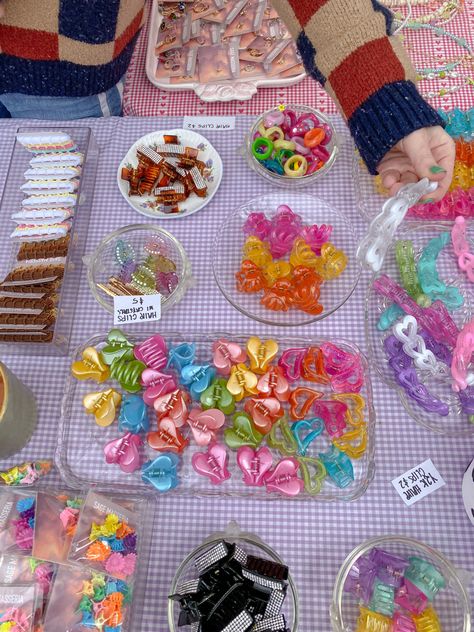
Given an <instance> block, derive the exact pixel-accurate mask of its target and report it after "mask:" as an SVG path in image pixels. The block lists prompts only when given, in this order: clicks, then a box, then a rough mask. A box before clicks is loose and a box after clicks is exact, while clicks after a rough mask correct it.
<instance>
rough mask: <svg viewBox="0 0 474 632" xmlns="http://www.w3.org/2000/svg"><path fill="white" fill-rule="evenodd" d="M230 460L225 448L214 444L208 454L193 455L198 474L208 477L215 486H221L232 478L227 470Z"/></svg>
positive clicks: (193, 462)
mask: <svg viewBox="0 0 474 632" xmlns="http://www.w3.org/2000/svg"><path fill="white" fill-rule="evenodd" d="M228 460H229V455H228V454H227V450H226V449H225V448H224V446H222V445H220V444H219V443H213V444H212V445H210V446H209V447H208V449H207V452H197V453H195V454H193V457H192V461H191V462H192V466H193V468H194V470H195V471H196V472H197V473H198V474H201V476H207V478H208V479H209V480H210V481H211V483H212V484H213V485H220V484H221V483H223V482H224V481H226V480H227V479H228V478H230V472H229V470H228V469H227V462H228Z"/></svg>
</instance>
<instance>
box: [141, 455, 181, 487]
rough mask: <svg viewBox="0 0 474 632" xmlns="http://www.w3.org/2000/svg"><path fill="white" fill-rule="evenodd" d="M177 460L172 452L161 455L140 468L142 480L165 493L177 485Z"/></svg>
mask: <svg viewBox="0 0 474 632" xmlns="http://www.w3.org/2000/svg"><path fill="white" fill-rule="evenodd" d="M178 465H179V458H178V457H177V456H176V455H175V454H173V453H172V452H169V453H165V454H161V455H160V456H159V457H157V458H156V459H155V460H154V461H148V462H147V463H145V464H144V465H143V466H142V480H143V481H144V482H145V483H149V484H150V485H153V487H154V488H155V489H157V490H158V491H159V492H162V493H165V492H168V491H170V490H171V489H174V488H175V487H177V486H178V485H179V478H178V473H177V467H178Z"/></svg>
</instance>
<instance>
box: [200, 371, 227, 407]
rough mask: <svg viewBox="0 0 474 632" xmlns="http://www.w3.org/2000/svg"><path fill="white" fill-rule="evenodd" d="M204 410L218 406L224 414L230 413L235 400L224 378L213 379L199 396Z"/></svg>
mask: <svg viewBox="0 0 474 632" xmlns="http://www.w3.org/2000/svg"><path fill="white" fill-rule="evenodd" d="M199 399H200V402H201V406H202V407H203V409H204V410H207V409H208V408H218V409H219V410H221V411H222V412H223V413H224V414H225V415H231V414H232V413H233V412H234V410H235V400H234V398H233V397H232V394H231V393H230V391H229V389H228V388H227V380H226V379H225V378H218V379H215V380H214V381H213V382H212V384H211V385H210V386H208V387H207V388H206V390H205V391H204V392H203V393H201V397H200V398H199Z"/></svg>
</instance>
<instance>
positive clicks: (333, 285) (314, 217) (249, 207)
mask: <svg viewBox="0 0 474 632" xmlns="http://www.w3.org/2000/svg"><path fill="white" fill-rule="evenodd" d="M282 204H287V205H288V206H289V207H290V208H291V210H292V211H293V212H294V213H297V214H298V215H301V217H302V219H303V223H304V224H306V225H312V224H318V225H320V224H331V225H332V226H333V231H332V235H331V239H330V241H331V243H332V244H334V245H335V246H336V248H338V249H340V250H342V251H343V252H344V253H345V254H346V256H347V259H348V261H347V267H346V269H345V270H344V271H343V272H342V274H341V275H340V276H339V277H337V278H336V279H333V280H332V281H328V282H326V283H324V284H323V285H322V286H321V296H320V299H319V300H320V302H321V304H322V305H323V306H324V310H323V311H322V312H321V314H318V315H317V316H315V315H310V314H306V313H305V312H302V311H299V310H297V309H290V310H289V311H287V312H272V311H271V310H268V309H267V308H266V307H264V306H263V305H261V303H260V296H261V293H259V294H245V293H241V292H238V291H237V288H236V283H235V274H236V272H238V271H239V269H240V266H241V261H242V246H243V245H244V242H245V235H244V232H243V225H244V223H245V221H246V219H247V217H248V216H249V215H250V213H253V212H264V213H265V214H266V216H267V217H270V218H271V217H273V216H274V215H275V214H276V211H277V208H278V207H279V206H280V205H282ZM356 250H357V238H356V235H355V232H354V228H353V227H352V225H351V223H350V222H349V220H348V219H346V217H345V216H344V215H343V213H341V212H340V211H338V210H336V209H335V208H333V207H332V206H330V205H329V204H328V203H327V202H325V201H324V200H322V199H320V198H317V197H313V196H311V195H306V194H304V193H299V192H293V191H284V192H282V191H279V192H278V193H270V194H268V195H264V196H261V197H258V198H254V199H253V200H250V201H249V202H247V203H246V204H243V205H242V206H240V207H239V208H238V209H237V210H235V211H234V212H233V213H231V214H230V215H229V216H228V217H227V218H226V220H225V221H224V223H223V224H222V225H221V227H220V228H219V231H218V233H217V236H216V241H215V246H214V250H213V253H214V254H213V260H212V266H213V271H214V277H215V279H216V282H217V285H218V286H219V289H220V291H221V292H222V294H223V295H224V296H225V298H226V299H227V300H228V301H229V303H231V304H232V305H233V306H234V307H235V308H236V309H238V310H239V311H240V312H242V313H243V314H245V315H246V316H248V317H249V318H253V319H254V320H258V321H260V322H262V323H266V324H268V325H281V326H287V327H295V326H298V325H307V324H309V323H312V322H315V321H318V320H322V319H323V318H326V316H329V315H330V314H332V313H333V312H335V311H336V310H337V309H338V308H339V307H341V306H342V305H344V303H345V302H346V301H347V299H348V298H349V297H350V296H351V294H352V292H353V291H354V290H355V287H356V285H357V282H358V281H359V276H360V271H361V269H360V264H359V262H358V260H357V258H356ZM285 259H286V260H288V257H285Z"/></svg>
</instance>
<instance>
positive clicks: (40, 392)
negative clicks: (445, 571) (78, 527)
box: [0, 117, 474, 632]
mask: <svg viewBox="0 0 474 632" xmlns="http://www.w3.org/2000/svg"><path fill="white" fill-rule="evenodd" d="M250 120H251V119H250V118H249V117H241V118H238V119H237V122H236V129H235V131H233V132H212V133H208V134H207V136H208V138H209V140H210V141H211V142H212V143H213V145H214V146H215V147H216V149H217V150H218V151H219V152H220V154H221V156H222V159H223V163H224V177H223V180H222V185H221V188H220V190H219V191H218V193H217V195H216V196H215V198H214V199H213V200H212V202H211V203H210V204H209V206H207V207H206V208H205V209H204V210H202V211H200V212H198V213H196V214H195V215H193V216H191V217H188V218H185V219H181V220H175V221H161V222H158V223H161V225H162V226H163V227H165V228H166V229H168V230H171V232H173V233H174V234H175V235H176V237H177V238H178V239H180V240H181V241H182V243H183V245H184V247H185V249H186V250H187V252H188V255H189V257H190V259H191V262H192V265H193V273H194V276H195V278H196V285H195V287H194V288H192V289H191V290H190V291H189V292H188V294H187V295H186V297H185V299H184V300H183V301H182V303H180V304H179V306H178V307H176V308H175V309H173V310H172V311H171V312H170V313H169V314H166V315H165V317H164V318H163V321H162V323H161V325H160V326H159V328H160V331H162V332H163V333H166V331H167V330H168V331H172V330H175V331H176V330H181V331H193V330H194V331H204V332H205V331H212V330H213V329H223V328H224V329H226V330H228V331H231V332H241V333H246V334H259V335H264V336H268V337H269V336H271V335H272V334H273V335H276V336H283V337H284V336H285V330H278V329H272V328H269V327H265V326H264V325H259V324H257V323H254V322H253V321H250V320H248V319H246V318H245V317H244V316H242V315H241V314H240V313H239V312H237V311H236V310H235V309H233V308H232V307H231V306H230V305H229V304H228V303H227V302H226V301H225V299H224V298H223V297H222V296H221V294H220V292H219V290H218V288H217V287H216V286H215V283H214V279H213V275H212V270H211V263H210V259H211V247H212V237H213V235H214V234H215V232H216V230H217V228H218V226H219V224H220V222H221V221H222V219H223V218H224V217H225V216H226V215H227V214H228V213H230V212H231V211H232V210H233V209H234V208H235V207H236V206H237V205H239V204H241V203H242V202H244V201H246V200H248V199H250V198H252V197H255V196H256V195H258V194H261V193H267V192H269V191H270V185H269V184H268V183H266V182H265V181H263V180H261V179H259V178H258V176H257V175H256V174H254V173H253V172H251V171H250V170H249V169H248V167H247V166H246V164H245V163H244V161H243V160H242V158H241V157H240V156H239V155H238V151H237V150H238V146H239V144H240V143H241V139H242V137H243V134H244V132H245V130H246V129H247V128H248V126H249V124H250ZM27 124H28V121H22V125H27ZM77 124H81V125H82V124H83V125H90V126H91V127H92V129H93V131H94V134H95V137H96V139H97V141H98V144H99V145H100V150H101V156H100V161H99V168H98V173H97V182H96V190H95V196H94V204H93V212H92V217H91V223H90V229H89V235H88V242H87V252H90V251H91V250H92V249H93V248H94V247H95V246H96V245H97V244H98V242H99V241H100V240H101V238H102V237H103V236H104V235H105V234H107V233H109V232H111V231H112V230H114V229H115V228H118V227H120V226H124V225H126V224H130V223H140V222H142V221H143V220H145V218H142V217H141V216H140V215H138V214H137V213H135V212H134V211H133V210H132V209H131V208H130V207H129V206H128V205H127V204H126V202H125V201H124V200H123V198H122V196H121V195H120V193H119V191H118V188H117V184H116V171H117V166H118V164H119V162H120V160H121V158H122V157H123V156H124V155H125V153H126V151H127V149H128V147H129V146H130V145H131V144H132V143H133V142H134V141H135V140H136V139H137V138H139V137H140V136H142V135H144V134H146V133H148V132H151V131H153V130H159V129H166V128H173V127H179V126H180V124H181V119H179V118H173V119H170V118H168V119H153V118H149V119H146V118H141V119H134V118H127V119H110V120H93V121H87V120H86V121H82V122H78V123H77ZM337 125H338V129H339V130H340V132H341V135H342V136H343V137H344V140H345V142H344V145H343V148H342V152H341V156H340V157H339V159H338V161H337V164H336V165H335V167H334V170H333V171H332V173H331V176H330V177H328V178H327V179H323V180H322V181H321V182H320V183H316V184H315V185H312V186H311V187H308V189H305V192H309V193H315V194H317V195H318V196H320V197H322V198H324V199H325V200H326V201H327V202H329V203H330V204H332V205H333V206H335V207H337V208H338V209H339V210H341V211H343V212H344V213H346V215H347V216H348V217H349V218H350V219H351V221H352V222H353V223H354V225H355V227H356V229H357V231H358V232H359V233H360V234H362V232H363V231H364V228H365V225H364V222H363V221H362V220H361V219H360V215H359V213H358V211H357V209H356V202H355V194H354V192H353V184H352V176H351V173H352V153H353V148H352V144H351V142H350V140H349V138H348V135H347V133H346V132H345V129H344V126H343V124H342V122H341V121H338V123H337ZM15 129H16V123H15V122H14V121H5V122H2V123H0V146H1V147H2V158H3V159H2V161H1V162H0V182H3V180H4V178H5V177H6V173H7V168H8V161H9V156H10V152H11V149H12V146H13V140H14V135H15ZM3 214H4V216H3V218H2V221H4V222H7V221H9V217H8V216H9V214H10V213H9V210H8V209H3ZM367 281H368V277H367V275H363V276H362V278H361V281H360V283H359V286H358V288H357V289H356V291H355V293H354V294H353V296H352V297H351V299H350V300H349V301H348V302H347V303H346V304H345V306H343V307H342V308H341V309H340V310H339V311H337V312H336V313H335V314H333V315H332V316H330V317H329V318H327V319H326V320H324V321H322V322H320V323H317V324H315V325H312V326H308V327H305V328H304V330H300V331H295V332H291V333H294V334H295V335H298V334H302V333H304V334H305V335H307V334H315V335H316V334H317V335H318V336H327V337H331V336H338V337H344V338H347V339H349V340H352V341H353V342H355V343H356V344H358V345H359V346H360V347H361V348H362V349H365V341H364V323H363V314H364V300H365V292H366V288H367ZM111 325H112V319H111V316H110V315H109V314H108V313H106V312H104V311H103V310H102V309H101V308H100V307H99V305H98V304H97V303H95V301H94V299H93V297H92V295H91V294H90V291H89V287H88V285H87V280H86V274H85V271H84V270H83V273H82V277H81V283H80V287H79V288H78V303H77V310H76V318H75V322H74V328H73V340H72V342H71V348H73V347H74V346H75V345H77V344H79V343H80V342H82V341H84V340H85V339H87V338H89V337H90V336H91V335H92V334H94V333H98V332H101V331H106V330H108V329H109V328H110V327H111ZM2 361H5V363H6V364H7V365H8V366H9V367H11V369H12V370H13V371H14V372H15V373H16V374H17V375H18V376H19V377H20V378H21V379H22V380H23V381H25V382H26V383H27V384H28V385H29V386H30V387H31V388H32V389H33V391H34V392H35V393H36V396H37V400H38V405H39V424H38V428H37V430H36V432H35V434H34V436H33V438H32V440H31V441H30V443H29V444H28V446H27V447H26V448H25V449H24V450H23V451H22V452H21V453H20V454H17V455H16V456H15V457H14V458H11V459H9V460H8V461H3V462H2V461H0V468H2V469H3V468H4V467H6V466H8V465H13V464H14V463H18V462H21V461H24V460H27V459H34V458H44V457H52V455H53V454H54V450H55V447H56V441H57V434H58V430H57V429H58V422H59V415H60V402H61V397H62V394H63V385H64V381H65V377H66V372H67V371H68V360H67V359H66V358H60V359H57V358H47V357H42V356H41V355H38V356H35V357H32V358H27V357H19V356H8V355H5V356H4V357H2ZM372 378H373V381H374V395H375V406H376V412H377V426H376V444H377V449H376V465H377V470H376V475H375V480H374V481H373V483H372V484H371V485H370V487H369V489H368V491H367V493H366V494H365V495H364V496H363V497H362V498H361V499H359V500H358V501H356V502H354V503H351V504H339V503H332V504H323V503H319V502H317V501H314V502H307V503H298V504H297V505H294V504H292V503H291V502H285V501H281V502H280V501H277V502H272V503H258V502H256V501H250V500H245V501H242V500H237V499H225V500H224V499H219V500H215V499H214V500H205V499H201V498H173V496H172V495H170V496H167V497H160V498H157V501H156V511H155V524H154V529H153V544H152V551H151V559H150V564H149V571H148V582H147V589H146V595H147V598H146V605H145V608H144V612H143V616H144V618H143V623H142V625H141V626H140V630H138V629H136V632H156V631H158V630H159V631H160V632H163V631H164V630H165V629H167V625H166V608H167V601H166V596H167V593H168V589H169V586H170V583H171V580H172V578H173V575H174V572H175V570H176V568H177V566H178V564H179V562H180V561H181V560H182V559H183V557H184V556H185V555H187V553H188V552H189V551H190V550H191V548H192V547H194V546H196V545H197V544H199V543H200V542H201V541H202V540H203V539H204V538H206V537H207V536H208V535H209V534H210V533H212V532H215V531H220V530H223V529H224V528H225V526H226V525H227V523H228V522H229V521H230V520H236V521H238V523H239V524H240V525H241V527H242V529H243V530H245V531H249V532H253V533H255V534H258V535H259V536H260V537H261V538H262V539H263V540H265V541H266V542H267V543H268V544H269V545H270V546H272V547H274V548H275V549H276V550H277V551H278V552H279V553H280V555H281V556H282V557H283V559H284V560H286V562H287V563H288V564H289V565H290V568H291V571H292V573H293V574H294V579H295V581H296V585H297V587H298V591H299V601H300V612H301V627H300V629H301V630H302V631H303V632H328V630H329V629H330V623H329V614H328V611H329V605H330V601H331V595H332V589H333V584H334V579H335V576H336V574H337V571H338V569H339V566H340V564H341V563H342V561H343V559H344V558H345V556H346V554H347V553H349V552H350V551H351V550H352V548H353V547H354V546H356V545H357V544H359V543H360V542H362V541H363V540H365V539H367V538H369V537H372V536H375V535H382V534H387V533H399V534H404V535H409V536H413V537H416V538H419V539H421V540H424V541H425V542H427V543H428V544H430V545H432V546H434V547H436V548H439V549H440V550H441V551H443V552H444V553H445V554H446V555H447V556H448V558H450V559H451V560H452V561H453V563H454V564H456V565H458V566H459V567H462V568H466V569H468V570H474V546H473V537H474V531H473V529H472V526H471V525H470V523H469V522H468V520H467V517H466V515H465V513H464V509H463V505H462V499H461V491H460V486H461V479H462V475H463V472H464V470H465V468H466V466H467V465H468V463H469V461H470V460H471V458H472V457H473V456H474V439H471V438H468V439H466V438H464V439H459V440H458V439H446V438H444V437H441V436H437V435H434V434H432V433H430V432H428V431H426V430H424V429H423V428H421V427H420V426H418V425H417V424H416V423H415V422H414V421H413V420H412V419H411V418H410V417H409V416H408V415H407V414H406V412H405V410H404V409H403V408H402V406H401V404H400V403H399V400H398V398H397V396H396V394H395V393H393V392H391V391H390V390H389V389H388V388H387V387H386V386H385V385H382V384H381V383H380V382H379V380H378V379H377V378H376V376H375V374H373V375H372ZM426 458H432V459H433V461H434V463H435V465H436V466H437V467H438V469H439V471H440V473H441V474H442V476H443V477H444V479H445V480H446V483H447V485H446V486H445V487H443V488H442V489H440V490H439V491H437V492H435V493H434V494H432V495H430V496H429V497H427V498H426V499H424V500H422V501H420V502H418V503H416V504H415V505H413V506H412V507H411V508H405V506H404V504H403V503H402V501H401V499H400V498H399V497H398V495H397V494H396V492H395V490H394V489H393V487H392V485H391V483H390V481H391V480H392V479H393V478H395V476H397V475H398V474H401V473H403V472H404V471H406V470H407V469H409V468H410V467H412V466H415V465H417V464H419V463H421V462H422V461H424V460H425V459H426ZM58 482H59V477H57V478H56V479H55V478H54V475H53V476H52V477H51V478H50V481H49V483H50V484H51V485H54V484H55V483H58ZM134 629H135V628H134Z"/></svg>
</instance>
